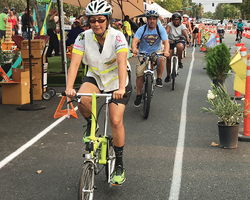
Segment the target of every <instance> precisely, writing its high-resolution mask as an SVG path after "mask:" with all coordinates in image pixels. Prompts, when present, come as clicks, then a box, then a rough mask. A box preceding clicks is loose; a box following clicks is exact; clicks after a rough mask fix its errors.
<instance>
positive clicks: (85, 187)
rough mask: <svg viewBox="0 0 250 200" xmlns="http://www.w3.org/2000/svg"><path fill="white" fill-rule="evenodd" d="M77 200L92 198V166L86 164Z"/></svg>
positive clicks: (88, 163)
mask: <svg viewBox="0 0 250 200" xmlns="http://www.w3.org/2000/svg"><path fill="white" fill-rule="evenodd" d="M78 196H79V200H92V199H93V196H94V164H93V163H92V162H86V163H85V164H84V167H83V172H82V176H81V179H80V184H79V195H78Z"/></svg>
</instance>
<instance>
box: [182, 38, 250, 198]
mask: <svg viewBox="0 0 250 200" xmlns="http://www.w3.org/2000/svg"><path fill="white" fill-rule="evenodd" d="M234 39H235V35H234V34H233V35H230V34H226V35H225V39H224V42H225V43H226V44H227V45H228V46H231V47H232V49H231V54H232V55H233V54H234V51H235V43H234V42H232V41H234ZM247 41H248V40H247V39H244V40H243V42H247ZM203 56H204V55H203V53H202V52H200V53H198V52H197V53H196V55H195V63H196V64H195V65H194V69H193V74H192V80H191V83H190V90H189V96H188V100H189V101H188V102H189V103H188V108H187V126H186V136H187V137H186V138H185V147H184V157H183V158H184V159H183V167H182V180H181V190H180V196H179V198H178V199H183V200H184V199H185V200H187V199H188V200H189V199H190V200H191V199H218V200H220V199H221V200H224V199H249V198H250V195H249V192H248V190H249V184H248V183H249V181H250V178H249V170H248V167H249V164H250V160H249V156H248V155H249V153H250V148H249V143H245V142H239V144H238V148H237V149H231V150H229V149H221V148H219V147H214V146H211V143H212V142H215V143H217V144H219V136H218V128H217V122H218V118H217V117H216V116H214V115H208V114H207V113H202V111H201V107H208V106H209V105H208V104H207V103H206V102H205V101H206V95H207V91H208V90H210V89H211V85H210V84H211V80H210V79H209V78H208V76H207V75H206V71H205V70H203V69H202V68H203V67H205V63H203ZM233 82H234V75H231V76H229V77H228V79H226V87H227V90H228V92H229V94H231V96H233V95H234V90H233ZM242 104H243V102H242ZM242 127H243V124H242V123H241V131H242Z"/></svg>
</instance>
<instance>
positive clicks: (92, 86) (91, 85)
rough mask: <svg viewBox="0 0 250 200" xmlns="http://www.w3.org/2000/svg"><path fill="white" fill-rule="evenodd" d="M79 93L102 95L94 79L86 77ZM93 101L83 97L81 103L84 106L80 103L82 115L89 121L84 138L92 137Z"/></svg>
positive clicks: (90, 98)
mask: <svg viewBox="0 0 250 200" xmlns="http://www.w3.org/2000/svg"><path fill="white" fill-rule="evenodd" d="M78 92H79V93H93V92H95V93H100V90H99V88H98V87H97V83H96V81H95V79H94V78H92V77H87V76H85V77H84V80H83V84H82V86H81V87H80V89H79V91H78ZM91 101H92V97H86V96H82V97H81V103H82V104H84V105H85V106H86V107H87V108H86V107H85V106H84V105H82V104H80V103H78V109H79V111H80V113H81V115H82V116H83V117H84V118H85V120H86V121H87V129H86V130H85V132H84V137H86V136H89V135H90V129H91V112H90V110H91Z"/></svg>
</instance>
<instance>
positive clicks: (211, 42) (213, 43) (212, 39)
mask: <svg viewBox="0 0 250 200" xmlns="http://www.w3.org/2000/svg"><path fill="white" fill-rule="evenodd" d="M216 45H217V42H216V37H214V36H213V34H211V36H210V38H209V40H208V41H207V44H206V46H207V47H215V46H216Z"/></svg>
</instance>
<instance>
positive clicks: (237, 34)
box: [235, 29, 240, 41]
mask: <svg viewBox="0 0 250 200" xmlns="http://www.w3.org/2000/svg"><path fill="white" fill-rule="evenodd" d="M239 32H240V30H239V29H237V33H236V39H235V41H237V40H238V36H239Z"/></svg>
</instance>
